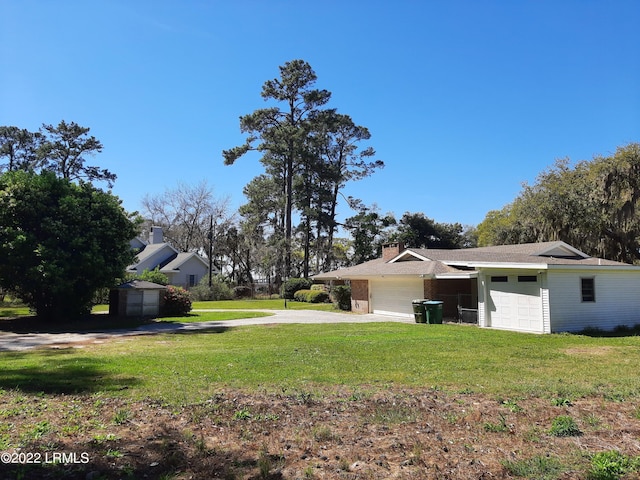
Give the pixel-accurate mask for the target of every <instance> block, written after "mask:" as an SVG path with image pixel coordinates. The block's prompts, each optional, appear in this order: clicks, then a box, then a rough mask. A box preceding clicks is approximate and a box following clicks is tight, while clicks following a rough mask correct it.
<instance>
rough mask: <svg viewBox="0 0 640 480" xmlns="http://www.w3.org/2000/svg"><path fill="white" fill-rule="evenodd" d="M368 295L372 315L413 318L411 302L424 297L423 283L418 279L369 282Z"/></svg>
mask: <svg viewBox="0 0 640 480" xmlns="http://www.w3.org/2000/svg"><path fill="white" fill-rule="evenodd" d="M369 293H370V295H371V310H372V311H373V313H379V314H381V315H396V316H403V317H413V307H412V305H411V302H412V300H414V299H417V298H423V297H424V282H423V280H422V279H420V278H409V279H406V278H404V279H387V278H385V279H380V280H371V281H370V282H369Z"/></svg>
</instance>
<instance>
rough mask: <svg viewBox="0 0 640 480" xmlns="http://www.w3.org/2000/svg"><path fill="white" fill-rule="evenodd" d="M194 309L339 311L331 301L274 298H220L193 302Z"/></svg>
mask: <svg viewBox="0 0 640 480" xmlns="http://www.w3.org/2000/svg"><path fill="white" fill-rule="evenodd" d="M192 308H193V309H194V310H204V309H210V308H216V309H224V310H236V309H239V310H284V309H289V310H324V311H330V312H333V311H336V312H338V311H340V310H338V309H336V308H335V307H334V306H333V304H332V303H307V302H294V301H293V300H287V301H286V303H285V300H283V299H281V298H280V299H275V300H220V301H215V302H193V304H192Z"/></svg>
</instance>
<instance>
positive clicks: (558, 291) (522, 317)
mask: <svg viewBox="0 0 640 480" xmlns="http://www.w3.org/2000/svg"><path fill="white" fill-rule="evenodd" d="M314 279H315V280H321V281H334V282H335V281H344V280H349V281H350V284H351V292H352V295H351V296H352V301H351V303H352V308H353V310H355V311H359V312H365V313H380V314H389V315H400V316H412V315H413V310H412V300H414V299H419V298H428V299H432V300H442V301H443V302H444V312H445V317H449V318H452V317H456V316H457V315H458V313H459V311H460V308H459V307H465V309H468V310H471V311H475V310H476V309H477V322H478V325H479V326H481V327H490V328H498V329H506V330H516V331H523V332H535V333H552V332H562V331H580V330H583V329H585V328H598V329H602V330H611V329H614V328H615V327H617V326H621V325H625V326H634V325H636V324H640V266H635V265H629V264H625V263H620V262H614V261H610V260H605V259H601V258H593V257H589V256H588V255H586V254H585V253H583V252H581V251H579V250H577V249H575V248H574V247H572V246H571V245H568V244H566V243H564V242H545V243H534V244H521V245H501V246H494V247H482V248H469V249H458V250H439V249H438V250H436V249H413V248H411V249H404V247H403V246H402V244H401V243H396V244H391V245H388V246H385V248H384V249H383V258H381V259H377V260H372V261H370V262H365V263H362V264H360V265H356V266H354V267H349V268H344V269H339V270H335V271H332V272H327V273H322V274H319V275H316V276H315V277H314Z"/></svg>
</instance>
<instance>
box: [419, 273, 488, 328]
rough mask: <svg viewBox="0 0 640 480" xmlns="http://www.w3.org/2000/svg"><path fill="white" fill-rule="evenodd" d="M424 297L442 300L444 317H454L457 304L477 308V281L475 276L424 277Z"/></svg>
mask: <svg viewBox="0 0 640 480" xmlns="http://www.w3.org/2000/svg"><path fill="white" fill-rule="evenodd" d="M424 298H428V299H430V300H440V301H442V302H444V304H443V316H444V317H445V318H456V317H457V315H458V305H461V306H463V307H465V308H477V305H478V286H477V281H476V279H475V278H472V279H468V278H450V279H444V278H429V279H425V280H424Z"/></svg>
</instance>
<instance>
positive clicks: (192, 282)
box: [189, 275, 198, 287]
mask: <svg viewBox="0 0 640 480" xmlns="http://www.w3.org/2000/svg"><path fill="white" fill-rule="evenodd" d="M197 284H198V277H197V275H189V286H190V287H195V286H196V285H197Z"/></svg>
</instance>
